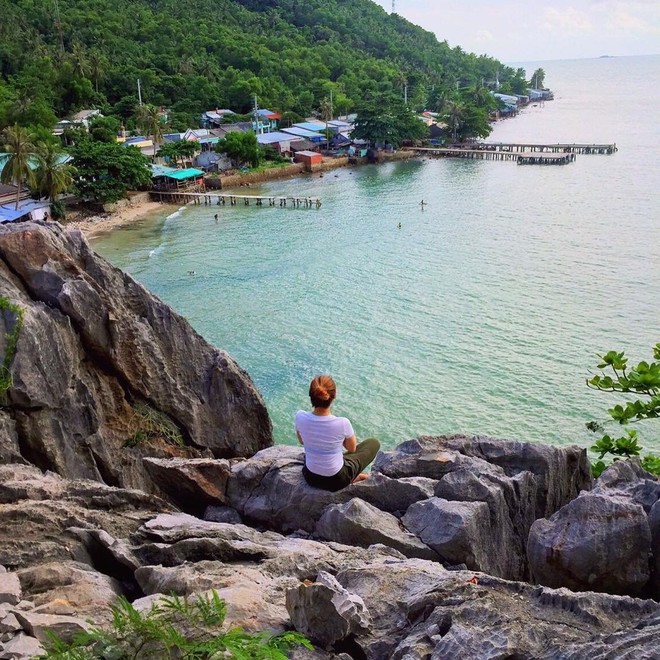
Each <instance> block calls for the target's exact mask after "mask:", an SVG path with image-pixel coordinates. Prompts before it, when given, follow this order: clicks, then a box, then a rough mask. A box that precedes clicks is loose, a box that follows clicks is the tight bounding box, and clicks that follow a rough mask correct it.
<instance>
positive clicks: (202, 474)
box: [143, 458, 231, 515]
mask: <svg viewBox="0 0 660 660" xmlns="http://www.w3.org/2000/svg"><path fill="white" fill-rule="evenodd" d="M143 462H144V466H145V467H146V469H147V472H148V473H149V476H150V477H151V479H152V480H153V482H154V483H155V484H156V485H157V486H158V487H159V488H160V490H161V491H162V492H164V493H166V494H167V495H168V497H169V498H170V499H171V500H172V501H173V502H174V503H175V504H177V506H179V507H180V508H181V509H182V510H183V511H186V512H188V513H192V514H195V515H202V514H203V513H204V511H205V510H206V508H207V507H209V506H222V505H224V503H225V502H226V491H227V481H228V479H229V474H230V471H231V465H230V462H229V461H228V460H226V459H212V458H188V459H185V458H145V459H144V460H143Z"/></svg>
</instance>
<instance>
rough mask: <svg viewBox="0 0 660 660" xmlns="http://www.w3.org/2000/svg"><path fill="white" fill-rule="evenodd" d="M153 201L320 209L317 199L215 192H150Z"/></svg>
mask: <svg viewBox="0 0 660 660" xmlns="http://www.w3.org/2000/svg"><path fill="white" fill-rule="evenodd" d="M151 195H152V196H153V199H155V200H156V201H159V202H170V203H171V202H175V203H177V204H188V203H189V202H193V203H194V204H204V205H205V206H213V205H215V206H225V205H229V206H237V205H239V204H241V203H242V204H243V205H245V206H250V204H252V203H254V205H255V206H281V207H285V206H286V207H291V208H305V209H313V208H316V209H320V208H321V200H320V199H319V198H318V197H273V196H270V195H238V194H228V193H216V192H162V191H160V190H152V191H151Z"/></svg>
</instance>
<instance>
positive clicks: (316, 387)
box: [309, 374, 337, 407]
mask: <svg viewBox="0 0 660 660" xmlns="http://www.w3.org/2000/svg"><path fill="white" fill-rule="evenodd" d="M309 396H310V398H311V399H312V404H313V405H314V406H318V405H319V404H327V405H329V403H331V402H332V401H333V400H334V398H335V396H337V388H336V386H335V382H334V381H333V380H332V378H331V377H330V376H328V375H327V374H322V375H320V376H316V377H315V378H314V379H312V382H311V383H310V385H309ZM327 405H324V406H322V407H327Z"/></svg>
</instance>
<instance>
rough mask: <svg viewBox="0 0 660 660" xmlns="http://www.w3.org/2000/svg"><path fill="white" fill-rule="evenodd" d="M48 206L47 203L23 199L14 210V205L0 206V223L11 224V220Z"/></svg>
mask: <svg viewBox="0 0 660 660" xmlns="http://www.w3.org/2000/svg"><path fill="white" fill-rule="evenodd" d="M49 206H50V204H49V203H48V202H41V201H39V200H36V199H25V200H23V201H21V202H19V203H18V209H16V204H15V203H13V202H12V203H10V204H4V205H3V206H0V222H11V221H12V220H18V219H19V218H22V217H23V216H25V215H27V214H28V213H32V211H36V210H37V209H43V208H48V207H49Z"/></svg>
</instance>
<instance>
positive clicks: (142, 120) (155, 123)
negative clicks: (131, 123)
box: [137, 104, 165, 158]
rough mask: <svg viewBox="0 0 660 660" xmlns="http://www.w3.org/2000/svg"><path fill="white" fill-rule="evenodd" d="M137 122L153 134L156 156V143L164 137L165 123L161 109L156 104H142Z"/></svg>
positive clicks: (149, 133)
mask: <svg viewBox="0 0 660 660" xmlns="http://www.w3.org/2000/svg"><path fill="white" fill-rule="evenodd" d="M137 122H138V124H139V125H140V126H141V127H142V129H143V130H144V131H145V132H146V133H147V134H148V135H151V136H152V139H153V143H154V158H155V157H156V143H158V142H161V141H162V139H163V132H164V130H165V124H164V122H163V120H162V119H161V112H160V109H159V108H157V107H156V106H155V105H149V104H145V105H141V106H140V107H139V108H138V111H137Z"/></svg>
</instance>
